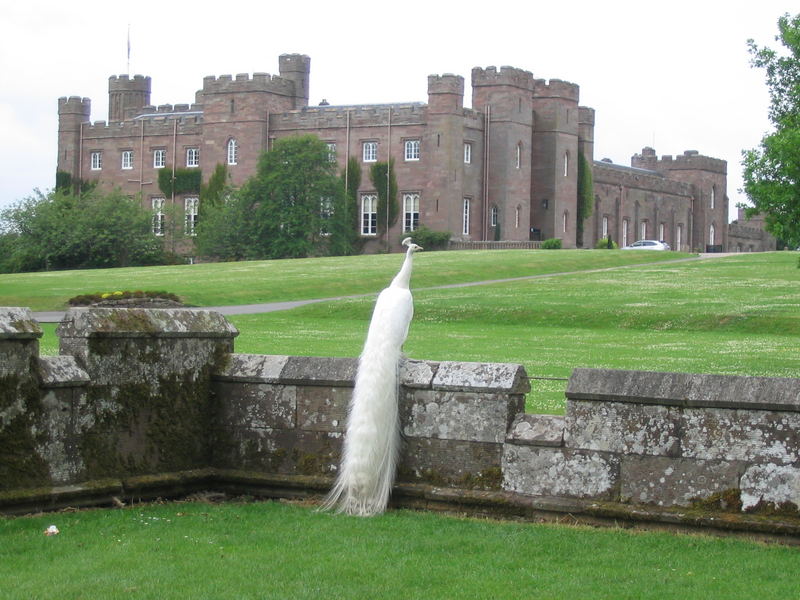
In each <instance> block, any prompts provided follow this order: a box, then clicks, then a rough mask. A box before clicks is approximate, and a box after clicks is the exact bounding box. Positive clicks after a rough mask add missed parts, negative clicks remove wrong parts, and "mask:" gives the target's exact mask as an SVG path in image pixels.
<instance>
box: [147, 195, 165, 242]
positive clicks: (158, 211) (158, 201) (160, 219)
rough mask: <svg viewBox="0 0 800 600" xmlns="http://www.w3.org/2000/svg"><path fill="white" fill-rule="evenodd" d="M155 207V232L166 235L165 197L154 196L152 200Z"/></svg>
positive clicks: (153, 207)
mask: <svg viewBox="0 0 800 600" xmlns="http://www.w3.org/2000/svg"><path fill="white" fill-rule="evenodd" d="M150 203H151V206H152V209H153V234H155V235H158V236H162V235H164V218H165V216H164V199H163V198H153V199H152V200H151V201H150Z"/></svg>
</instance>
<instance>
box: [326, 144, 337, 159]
mask: <svg viewBox="0 0 800 600" xmlns="http://www.w3.org/2000/svg"><path fill="white" fill-rule="evenodd" d="M327 146H328V161H329V162H332V163H335V162H336V142H328V143H327Z"/></svg>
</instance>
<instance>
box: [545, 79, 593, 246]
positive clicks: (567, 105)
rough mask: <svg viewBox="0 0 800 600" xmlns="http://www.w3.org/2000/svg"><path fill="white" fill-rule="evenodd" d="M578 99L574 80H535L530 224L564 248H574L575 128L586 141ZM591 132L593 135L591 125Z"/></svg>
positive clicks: (586, 115) (584, 116)
mask: <svg viewBox="0 0 800 600" xmlns="http://www.w3.org/2000/svg"><path fill="white" fill-rule="evenodd" d="M578 97H579V87H578V86H577V85H576V84H574V83H569V82H566V81H561V80H558V79H551V80H550V81H549V82H546V81H545V80H543V79H537V80H536V89H535V91H534V94H533V111H534V116H535V121H536V124H535V128H534V134H533V194H532V195H533V198H532V212H533V216H532V219H531V223H532V224H531V227H533V228H538V229H540V230H541V234H540V235H541V239H547V238H561V240H562V244H563V246H564V247H565V248H574V247H575V246H576V236H577V213H578V211H577V196H578V152H579V144H578V140H579V132H580V130H581V127H583V131H584V134H586V135H587V141H588V139H590V138H589V137H588V136H589V131H590V127H589V122H588V118H589V113H588V112H586V111H585V110H584V111H582V110H581V109H580V108H579V107H578ZM582 119H583V121H584V122H583V123H582V122H581V121H582ZM591 130H592V135H591V139H593V137H594V134H593V126H592V127H591ZM584 149H585V150H588V149H589V146H584ZM591 151H592V152H594V150H593V144H592V146H591ZM587 158H588V157H587Z"/></svg>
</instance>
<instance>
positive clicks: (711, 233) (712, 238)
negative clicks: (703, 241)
mask: <svg viewBox="0 0 800 600" xmlns="http://www.w3.org/2000/svg"><path fill="white" fill-rule="evenodd" d="M715 234H716V232H715V231H714V224H713V223H712V224H711V226H710V227H709V228H708V243H709V245H711V246H713V245H714V243H715V241H716V236H715Z"/></svg>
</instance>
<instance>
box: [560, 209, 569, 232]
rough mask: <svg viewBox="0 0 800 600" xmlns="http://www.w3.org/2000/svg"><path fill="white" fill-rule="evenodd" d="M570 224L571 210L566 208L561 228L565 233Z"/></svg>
mask: <svg viewBox="0 0 800 600" xmlns="http://www.w3.org/2000/svg"><path fill="white" fill-rule="evenodd" d="M568 224H569V212H567V211H566V210H565V211H564V215H563V217H562V218H561V229H562V231H563V232H564V233H567V225H568Z"/></svg>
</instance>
